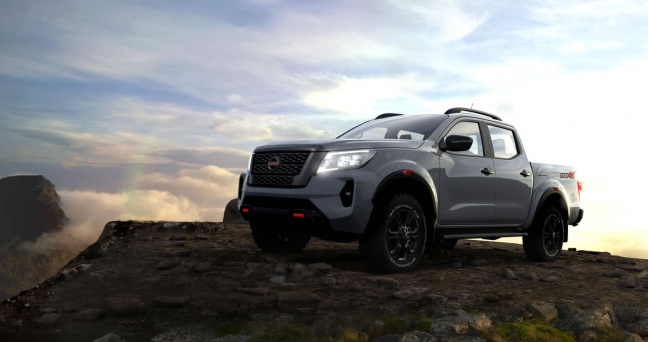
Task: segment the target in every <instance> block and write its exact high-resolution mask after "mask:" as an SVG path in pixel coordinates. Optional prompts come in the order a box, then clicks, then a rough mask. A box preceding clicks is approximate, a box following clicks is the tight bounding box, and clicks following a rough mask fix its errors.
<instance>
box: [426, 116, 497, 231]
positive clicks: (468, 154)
mask: <svg viewBox="0 0 648 342" xmlns="http://www.w3.org/2000/svg"><path fill="white" fill-rule="evenodd" d="M449 135H463V136H468V137H471V138H472V139H473V145H472V146H471V148H470V149H469V150H468V151H460V152H451V151H446V152H441V156H440V165H439V166H440V170H439V171H440V174H439V178H440V179H439V187H438V191H439V213H438V215H439V218H438V222H439V225H442V226H448V225H489V224H491V223H492V221H493V218H494V215H495V208H494V205H495V165H494V164H493V159H491V158H488V157H487V156H486V155H485V151H484V143H483V141H484V140H483V139H482V136H483V134H482V132H481V131H480V126H479V124H478V123H477V122H474V121H461V122H459V123H457V124H455V125H454V126H453V127H452V128H451V129H450V131H449V132H448V133H446V134H445V136H444V137H443V138H442V139H445V137H447V136H449Z"/></svg>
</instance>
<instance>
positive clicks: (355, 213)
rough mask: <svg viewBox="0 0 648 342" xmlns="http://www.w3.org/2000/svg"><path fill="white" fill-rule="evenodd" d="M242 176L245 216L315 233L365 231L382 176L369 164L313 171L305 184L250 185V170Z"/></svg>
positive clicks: (241, 203) (277, 225)
mask: <svg viewBox="0 0 648 342" xmlns="http://www.w3.org/2000/svg"><path fill="white" fill-rule="evenodd" d="M241 178H242V179H241V182H240V186H241V188H240V192H241V197H240V198H239V208H240V210H241V214H242V215H243V217H244V218H245V219H246V220H248V221H256V220H263V221H264V222H272V223H274V226H275V227H277V228H278V229H279V228H281V227H293V228H294V227H299V228H298V229H309V230H311V232H310V233H311V234H312V235H315V236H318V235H321V236H322V235H325V233H326V232H331V233H342V234H362V233H364V231H365V228H366V227H367V223H368V222H369V218H370V216H371V212H372V210H373V203H372V198H373V196H374V193H375V190H376V189H377V187H378V185H379V184H380V181H381V180H382V178H380V177H379V176H378V175H377V174H376V173H374V172H373V171H371V170H370V169H368V168H360V169H355V170H349V171H340V172H330V173H326V174H321V175H313V176H312V177H311V179H310V181H309V182H308V184H307V185H306V186H305V187H303V188H278V187H257V186H249V185H248V184H247V183H248V182H247V174H241ZM349 193H351V198H350V199H349V198H348V194H349ZM324 237H325V236H324Z"/></svg>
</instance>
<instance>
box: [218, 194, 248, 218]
mask: <svg viewBox="0 0 648 342" xmlns="http://www.w3.org/2000/svg"><path fill="white" fill-rule="evenodd" d="M231 222H245V220H244V219H243V215H241V212H240V211H239V208H238V199H236V198H235V199H233V200H231V201H229V203H227V206H225V212H224V213H223V223H231Z"/></svg>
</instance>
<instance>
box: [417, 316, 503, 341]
mask: <svg viewBox="0 0 648 342" xmlns="http://www.w3.org/2000/svg"><path fill="white" fill-rule="evenodd" d="M491 324H492V323H491V320H490V319H488V317H486V315H484V314H483V313H466V312H465V311H457V312H455V314H454V315H449V316H445V317H442V318H440V319H438V320H435V321H434V322H432V325H431V326H430V333H431V334H432V335H434V336H454V335H469V334H470V335H478V334H481V333H485V332H486V331H487V330H488V329H490V327H491Z"/></svg>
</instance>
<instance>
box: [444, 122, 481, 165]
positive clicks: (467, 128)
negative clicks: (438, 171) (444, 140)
mask: <svg viewBox="0 0 648 342" xmlns="http://www.w3.org/2000/svg"><path fill="white" fill-rule="evenodd" d="M449 135H463V136H466V137H471V138H472V140H473V144H472V146H470V149H469V150H468V151H448V153H452V154H459V155H464V156H481V157H483V156H484V144H483V143H482V137H481V133H480V131H479V124H478V123H476V122H469V121H463V122H460V123H458V124H456V125H455V126H454V127H452V129H451V130H450V132H448V134H446V137H447V136H449Z"/></svg>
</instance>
